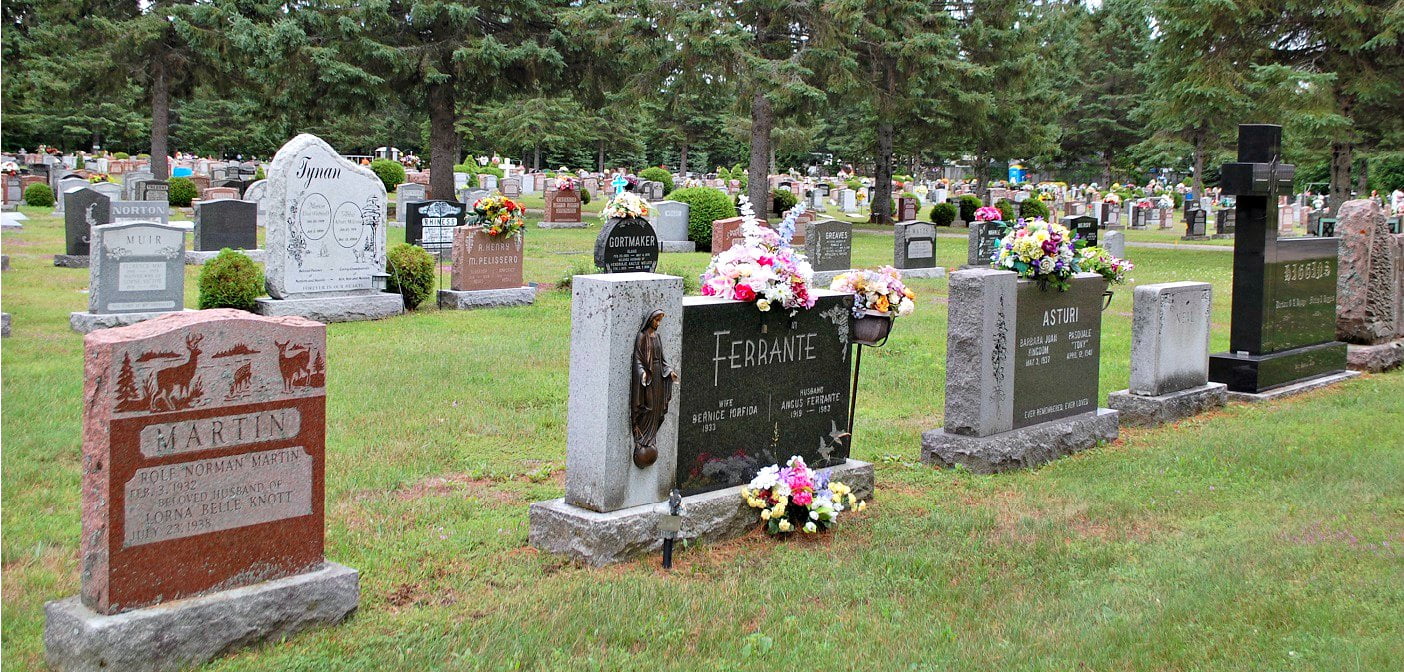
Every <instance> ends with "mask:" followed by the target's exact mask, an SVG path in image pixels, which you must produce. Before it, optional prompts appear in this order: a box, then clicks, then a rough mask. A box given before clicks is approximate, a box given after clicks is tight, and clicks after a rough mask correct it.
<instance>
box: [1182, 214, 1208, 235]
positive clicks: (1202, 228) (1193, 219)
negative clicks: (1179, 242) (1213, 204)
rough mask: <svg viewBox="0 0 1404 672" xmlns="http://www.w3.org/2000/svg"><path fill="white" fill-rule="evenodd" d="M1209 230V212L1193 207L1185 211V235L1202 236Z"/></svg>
mask: <svg viewBox="0 0 1404 672" xmlns="http://www.w3.org/2000/svg"><path fill="white" fill-rule="evenodd" d="M1208 232H1209V213H1207V212H1205V211H1203V210H1200V209H1199V208H1195V209H1193V210H1189V211H1187V212H1185V236H1186V237H1188V238H1204V237H1205V236H1206V235H1208Z"/></svg>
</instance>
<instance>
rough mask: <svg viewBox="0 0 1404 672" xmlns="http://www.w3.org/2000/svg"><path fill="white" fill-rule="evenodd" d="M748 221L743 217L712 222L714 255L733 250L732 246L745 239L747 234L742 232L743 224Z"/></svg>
mask: <svg viewBox="0 0 1404 672" xmlns="http://www.w3.org/2000/svg"><path fill="white" fill-rule="evenodd" d="M745 221H746V220H745V219H744V218H742V217H728V218H727V219H718V220H715V221H713V222H712V254H717V253H718V252H725V251H727V250H729V249H731V246H732V245H735V244H736V243H739V242H741V241H742V240H744V239H745V237H746V236H745V234H743V233H742V232H741V224H742V223H743V222H745Z"/></svg>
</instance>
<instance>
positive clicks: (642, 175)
mask: <svg viewBox="0 0 1404 672" xmlns="http://www.w3.org/2000/svg"><path fill="white" fill-rule="evenodd" d="M639 179H641V180H648V181H649V182H662V183H663V193H665V194H667V193H670V192H672V191H673V174H672V173H670V172H668V171H666V170H663V169H662V168H659V167H657V166H649V167H648V168H644V169H643V170H640V171H639Z"/></svg>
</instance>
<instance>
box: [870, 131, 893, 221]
mask: <svg viewBox="0 0 1404 672" xmlns="http://www.w3.org/2000/svg"><path fill="white" fill-rule="evenodd" d="M893 134H894V129H893V127H892V122H891V121H890V120H888V119H882V120H879V121H878V125H877V170H875V171H874V175H873V187H874V190H873V206H872V208H873V211H872V212H873V214H872V218H871V219H872V221H873V222H874V223H877V224H891V223H892V136H893Z"/></svg>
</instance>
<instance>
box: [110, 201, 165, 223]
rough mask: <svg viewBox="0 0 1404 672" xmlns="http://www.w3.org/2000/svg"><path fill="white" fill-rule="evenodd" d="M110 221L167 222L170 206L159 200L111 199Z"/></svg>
mask: <svg viewBox="0 0 1404 672" xmlns="http://www.w3.org/2000/svg"><path fill="white" fill-rule="evenodd" d="M108 219H109V220H110V221H109V222H108V223H112V222H160V223H162V224H169V223H170V221H171V207H170V204H169V203H162V202H160V201H113V202H112V208H111V210H110V215H109V217H108Z"/></svg>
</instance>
